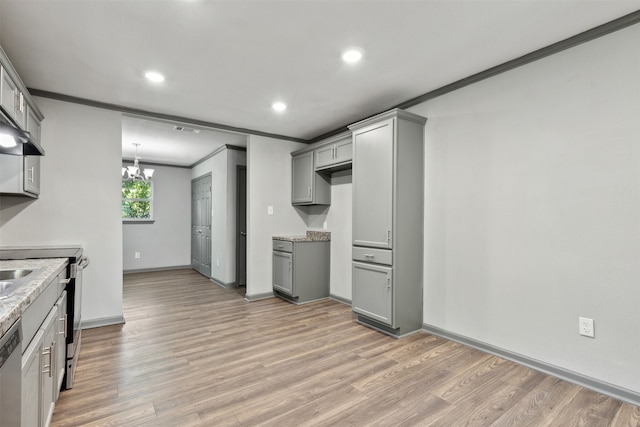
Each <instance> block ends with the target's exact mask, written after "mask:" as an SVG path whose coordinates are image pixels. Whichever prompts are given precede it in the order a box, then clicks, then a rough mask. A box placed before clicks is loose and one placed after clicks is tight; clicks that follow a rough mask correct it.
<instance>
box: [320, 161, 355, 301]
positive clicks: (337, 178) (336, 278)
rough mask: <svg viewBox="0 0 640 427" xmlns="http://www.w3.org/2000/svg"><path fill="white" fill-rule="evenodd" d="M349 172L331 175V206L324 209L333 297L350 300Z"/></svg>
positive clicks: (350, 228)
mask: <svg viewBox="0 0 640 427" xmlns="http://www.w3.org/2000/svg"><path fill="white" fill-rule="evenodd" d="M351 187H352V185H351V171H350V170H349V171H343V172H336V173H334V174H333V175H332V177H331V206H330V208H329V210H328V212H327V216H326V219H325V220H326V222H327V231H331V287H330V292H331V295H332V296H335V297H338V298H340V299H341V300H346V301H351V259H352V255H351V248H352V247H353V240H352V231H351V230H352V223H353V222H352V214H351V212H352V205H353V202H352V192H351Z"/></svg>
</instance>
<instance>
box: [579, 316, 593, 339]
mask: <svg viewBox="0 0 640 427" xmlns="http://www.w3.org/2000/svg"><path fill="white" fill-rule="evenodd" d="M578 332H580V335H583V336H585V337H590V338H594V337H595V336H596V335H595V330H594V329H593V319H588V318H586V317H578Z"/></svg>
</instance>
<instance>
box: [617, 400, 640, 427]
mask: <svg viewBox="0 0 640 427" xmlns="http://www.w3.org/2000/svg"><path fill="white" fill-rule="evenodd" d="M639 426H640V406H634V405H630V404H628V403H623V404H622V406H621V407H620V409H619V410H618V412H617V413H616V416H615V417H614V418H613V421H612V422H611V427H639Z"/></svg>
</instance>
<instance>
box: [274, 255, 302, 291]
mask: <svg viewBox="0 0 640 427" xmlns="http://www.w3.org/2000/svg"><path fill="white" fill-rule="evenodd" d="M273 288H274V289H276V290H278V291H280V292H284V293H286V294H288V295H291V296H294V297H295V296H297V295H295V294H294V292H293V254H290V253H287V252H277V251H274V252H273Z"/></svg>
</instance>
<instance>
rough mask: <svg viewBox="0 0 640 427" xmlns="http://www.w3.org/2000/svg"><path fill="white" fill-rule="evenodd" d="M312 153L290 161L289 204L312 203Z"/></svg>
mask: <svg viewBox="0 0 640 427" xmlns="http://www.w3.org/2000/svg"><path fill="white" fill-rule="evenodd" d="M314 173H315V171H314V169H313V152H309V153H305V154H300V155H299V156H295V157H293V158H292V159H291V203H293V204H297V203H301V204H304V203H311V202H312V201H313V194H312V193H311V192H312V189H313V174H314Z"/></svg>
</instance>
